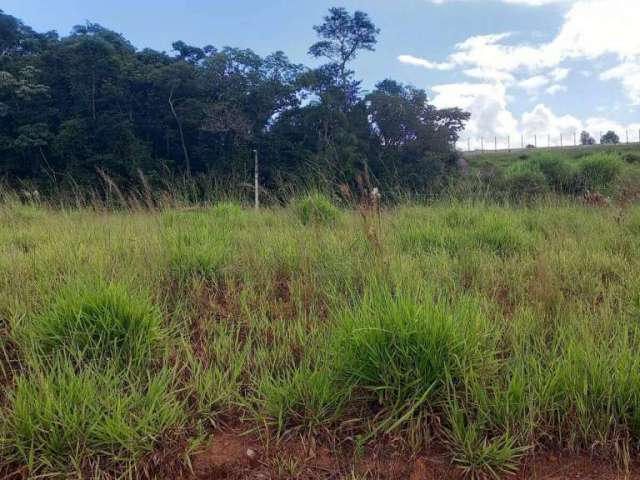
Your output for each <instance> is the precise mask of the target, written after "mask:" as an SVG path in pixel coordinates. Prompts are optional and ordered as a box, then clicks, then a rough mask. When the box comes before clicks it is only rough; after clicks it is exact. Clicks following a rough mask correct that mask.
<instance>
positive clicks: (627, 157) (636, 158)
mask: <svg viewBox="0 0 640 480" xmlns="http://www.w3.org/2000/svg"><path fill="white" fill-rule="evenodd" d="M622 158H623V159H624V161H625V162H627V163H640V153H636V152H627V153H625V154H624V156H623V157H622Z"/></svg>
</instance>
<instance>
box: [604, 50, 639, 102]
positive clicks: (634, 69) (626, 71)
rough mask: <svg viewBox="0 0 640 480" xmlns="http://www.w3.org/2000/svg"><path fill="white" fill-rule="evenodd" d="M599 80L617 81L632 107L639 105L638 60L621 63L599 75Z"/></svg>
mask: <svg viewBox="0 0 640 480" xmlns="http://www.w3.org/2000/svg"><path fill="white" fill-rule="evenodd" d="M600 79H601V80H619V81H620V82H622V85H623V86H624V88H625V91H626V92H627V96H628V97H629V99H630V100H631V103H632V104H633V105H640V59H638V60H636V61H635V62H625V63H621V64H620V65H618V66H617V67H614V68H612V69H611V70H607V71H605V72H602V73H601V74H600Z"/></svg>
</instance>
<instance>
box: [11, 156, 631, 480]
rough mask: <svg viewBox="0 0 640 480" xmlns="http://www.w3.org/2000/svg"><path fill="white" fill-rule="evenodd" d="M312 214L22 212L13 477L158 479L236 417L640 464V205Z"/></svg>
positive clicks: (15, 300)
mask: <svg viewBox="0 0 640 480" xmlns="http://www.w3.org/2000/svg"><path fill="white" fill-rule="evenodd" d="M602 159H604V160H602ZM571 162H574V163H571V165H572V166H571V168H565V167H566V165H564V164H557V163H553V162H551V161H549V160H548V159H544V158H541V159H539V162H538V163H537V164H536V165H537V166H536V168H538V171H539V172H540V174H541V175H543V176H544V177H545V181H548V185H549V187H548V188H549V189H564V188H566V184H567V182H566V178H567V177H571V178H574V175H580V173H581V172H585V171H590V172H596V173H593V174H590V175H592V176H593V178H596V177H597V178H598V180H597V181H598V182H604V181H605V180H606V181H608V180H607V179H608V178H613V177H612V176H611V175H609V174H610V173H611V172H610V169H609V166H610V165H609V163H610V162H611V160H610V158H609V157H606V156H603V157H602V158H601V159H598V158H595V157H591V159H590V160H589V162H587V159H580V158H578V159H572V160H571ZM613 163H614V164H615V165H618V166H619V167H620V169H621V170H619V172H618V173H617V174H616V175H618V176H620V175H623V174H624V173H625V171H626V170H625V169H626V168H628V164H626V163H625V164H624V165H622V166H620V164H618V163H617V160H613ZM596 165H599V166H596ZM603 165H604V166H603ZM614 168H615V169H617V168H618V167H614ZM603 172H604V173H603ZM617 181H618V180H613V184H611V185H610V187H611V188H613V189H615V188H616V187H615V184H616V182H617ZM571 188H573V187H571ZM307 200H308V199H307ZM301 202H302V203H301ZM301 202H294V203H293V204H292V205H290V206H287V207H280V208H270V209H264V210H261V211H260V212H255V211H253V210H252V209H245V208H242V207H240V206H239V205H236V204H231V203H224V204H219V205H213V206H208V207H202V208H194V209H188V210H179V209H169V210H165V211H155V212H151V211H118V212H108V211H107V212H105V211H95V210H92V209H88V208H87V209H69V210H60V209H52V208H48V207H46V206H41V207H34V206H27V205H20V204H15V203H10V204H3V205H0V227H1V228H0V335H1V337H0V339H1V342H0V381H2V386H3V389H2V393H1V394H0V409H1V412H0V472H3V473H4V471H6V472H16V471H20V472H22V473H23V474H24V475H27V476H29V475H31V476H37V475H42V476H47V475H48V476H51V477H55V478H69V477H82V476H84V477H91V476H94V477H116V478H121V477H126V476H129V477H136V476H144V475H143V472H145V471H146V470H145V461H147V459H148V458H149V457H152V458H155V457H154V455H155V454H156V453H157V452H159V451H162V450H163V448H164V447H166V446H167V444H168V443H169V444H170V442H171V441H172V440H171V439H173V438H183V439H187V440H188V442H195V443H197V442H202V441H205V440H206V437H207V436H208V435H210V434H211V433H213V432H215V431H216V430H217V429H219V428H223V427H224V426H225V425H228V424H229V423H230V422H241V423H242V427H243V428H246V429H247V430H253V431H259V432H262V433H263V434H265V437H264V438H271V437H270V436H269V435H266V433H273V434H275V435H276V437H277V438H278V439H282V438H286V437H290V436H291V435H302V436H304V437H305V438H306V437H309V436H317V438H319V439H324V440H327V439H328V440H327V441H328V443H329V444H332V445H353V444H356V445H359V446H361V447H362V448H368V446H369V444H370V443H371V442H373V443H375V442H387V441H388V440H389V439H393V438H400V439H402V440H404V441H405V443H406V444H407V445H410V446H411V447H412V448H415V449H416V450H420V449H424V448H427V447H429V446H430V445H431V444H432V443H435V444H437V445H439V446H441V447H446V449H447V451H448V452H449V458H450V460H451V462H452V463H453V464H454V465H456V466H457V468H459V469H460V470H461V471H462V472H463V473H465V474H466V475H467V476H469V477H477V478H480V477H482V476H487V475H489V476H495V477H500V476H503V475H504V474H506V473H508V472H511V471H513V470H515V469H517V468H518V466H519V462H520V461H521V459H522V458H523V456H527V455H531V456H535V455H537V454H539V453H540V452H542V451H543V450H544V449H549V448H551V449H557V448H569V449H574V450H580V449H589V450H593V451H599V452H601V453H603V454H605V455H612V454H616V452H629V454H630V455H635V454H637V452H638V451H639V448H640V414H639V413H638V412H640V374H639V373H638V372H640V368H639V367H640V348H639V347H640V331H639V330H638V322H639V321H640V277H639V276H638V271H640V207H638V206H629V205H628V204H623V205H624V206H620V207H617V206H609V207H604V208H593V207H588V206H585V205H583V204H582V202H580V201H571V200H568V199H560V198H558V197H545V198H542V199H529V201H528V202H527V203H526V204H524V205H523V204H520V203H519V204H518V205H510V204H508V203H506V202H500V203H496V202H487V201H481V200H476V201H465V202H454V201H442V202H436V203H433V204H431V205H418V204H415V205H411V204H405V205H399V206H396V207H394V208H393V209H388V210H383V211H382V212H381V213H380V216H379V217H378V216H377V215H374V218H363V214H362V212H356V211H351V210H342V209H338V208H336V207H335V206H334V205H332V204H331V203H330V202H329V201H328V200H327V199H326V198H323V199H322V201H319V200H318V201H317V202H316V200H313V202H314V205H315V204H316V203H317V204H318V205H325V203H327V204H328V205H329V206H330V208H328V209H326V210H327V211H331V212H333V213H331V215H329V216H325V215H324V214H322V215H319V216H316V214H315V213H314V214H313V215H311V216H310V217H309V221H305V220H304V218H305V217H304V215H305V214H302V213H301V212H302V211H303V210H304V208H302V207H301V205H303V204H305V200H303V201H301ZM307 203H309V202H307ZM325 206H326V205H325ZM314 208H315V207H314ZM323 209H324V207H323ZM334 214H335V215H334ZM301 215H302V216H301ZM311 217H313V219H311ZM329 217H330V218H329ZM332 440H335V441H337V443H333V442H332ZM342 442H346V443H342ZM345 451H350V450H349V449H348V448H347V449H345ZM355 473H357V472H355ZM355 473H354V474H355Z"/></svg>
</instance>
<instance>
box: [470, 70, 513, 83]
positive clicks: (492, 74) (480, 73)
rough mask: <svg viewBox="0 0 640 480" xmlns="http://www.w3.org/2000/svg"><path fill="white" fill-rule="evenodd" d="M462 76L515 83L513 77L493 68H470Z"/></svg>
mask: <svg viewBox="0 0 640 480" xmlns="http://www.w3.org/2000/svg"><path fill="white" fill-rule="evenodd" d="M464 74H465V75H467V76H468V77H471V78H477V79H479V80H488V81H492V82H501V83H513V82H514V81H515V78H514V76H513V75H511V74H510V73H507V72H501V71H500V70H496V69H493V68H470V69H468V70H465V71H464Z"/></svg>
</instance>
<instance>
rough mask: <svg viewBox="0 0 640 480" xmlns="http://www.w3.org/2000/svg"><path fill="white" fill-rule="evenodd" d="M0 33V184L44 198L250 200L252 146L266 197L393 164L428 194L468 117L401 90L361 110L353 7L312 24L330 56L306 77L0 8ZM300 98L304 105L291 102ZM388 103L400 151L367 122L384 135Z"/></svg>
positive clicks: (246, 53) (275, 62) (371, 27)
mask: <svg viewBox="0 0 640 480" xmlns="http://www.w3.org/2000/svg"><path fill="white" fill-rule="evenodd" d="M0 25H5V26H6V28H7V29H8V30H10V31H11V34H10V35H9V32H8V31H7V32H3V35H7V37H8V38H10V40H8V44H7V46H6V47H5V46H4V45H3V46H2V53H3V56H2V60H3V61H2V68H1V70H0V117H1V118H2V124H0V148H1V149H2V152H3V154H2V160H0V176H2V178H6V179H7V180H8V181H9V182H11V184H12V185H15V186H22V185H24V184H25V181H28V182H33V183H35V184H37V185H38V188H39V189H40V190H41V191H42V192H43V193H46V194H47V195H53V194H55V195H56V196H58V195H61V196H66V195H69V196H71V197H72V198H74V199H77V197H78V195H79V191H80V192H83V190H84V189H86V190H88V191H90V194H89V195H88V196H90V197H91V198H92V199H95V198H99V197H108V196H109V195H112V194H114V193H115V191H116V190H119V191H121V192H123V195H122V198H125V199H126V200H127V201H128V200H129V199H131V198H132V197H133V198H135V199H138V200H139V199H140V198H141V197H144V200H145V202H147V203H148V197H147V194H148V192H149V186H151V187H154V188H156V189H162V190H163V191H167V194H166V195H163V197H170V198H172V199H175V198H176V197H177V196H180V194H185V197H187V198H188V200H189V201H202V200H210V198H209V197H208V193H209V192H210V190H211V189H212V186H211V185H212V184H219V185H221V186H223V187H224V189H225V190H226V192H225V193H226V194H227V196H229V195H233V196H234V197H235V198H240V199H247V197H248V196H249V195H248V194H249V192H250V190H249V189H247V185H250V184H252V180H253V178H252V175H253V172H252V169H250V168H247V167H248V166H249V164H250V160H251V159H252V158H253V151H254V150H257V151H258V153H259V159H260V169H259V170H260V171H259V175H260V186H261V188H262V189H263V191H266V192H268V194H269V195H265V196H264V197H263V198H266V199H267V200H268V201H274V202H275V201H279V200H282V199H283V197H285V196H288V195H290V193H291V191H292V190H294V191H295V190H298V189H300V188H301V187H304V186H306V185H319V184H320V185H337V184H348V185H350V186H354V185H355V184H356V183H357V181H358V178H360V176H361V175H363V174H364V172H365V170H366V165H368V164H371V165H372V169H373V170H375V175H376V177H377V181H378V182H379V183H380V184H381V185H394V186H395V185H396V184H397V182H398V180H399V178H397V176H396V175H393V174H392V173H391V172H392V171H393V170H394V168H393V166H396V167H397V166H398V165H402V166H407V167H408V171H409V172H412V173H411V174H412V175H413V174H414V173H416V172H417V174H418V176H419V178H418V179H416V178H412V179H411V182H410V183H409V185H412V186H415V185H419V186H420V189H421V190H432V189H434V190H435V189H437V188H438V187H439V185H438V182H440V181H441V179H440V178H437V179H432V178H431V177H430V176H427V177H425V176H424V173H425V172H426V171H429V170H426V169H425V168H424V167H425V166H427V167H429V168H431V167H434V168H435V169H436V171H441V170H443V169H444V167H445V166H446V165H445V164H446V163H447V162H448V161H449V158H448V157H447V155H445V154H449V155H450V154H451V147H450V144H449V142H450V141H451V140H453V139H454V138H456V137H457V135H458V133H459V131H460V130H461V129H462V128H463V126H464V124H465V123H466V121H467V120H468V118H469V114H467V113H465V112H462V111H461V110H459V109H443V110H438V109H436V108H434V107H433V106H432V105H428V104H427V103H426V99H427V97H426V93H425V92H424V91H423V90H418V89H414V88H410V87H404V86H402V87H401V88H400V89H399V90H395V91H390V90H388V89H387V90H386V94H385V95H384V96H383V97H380V98H379V101H378V102H376V106H375V107H372V108H373V110H372V109H371V108H369V104H368V103H367V102H366V101H365V99H364V96H363V93H362V91H361V88H360V83H361V81H360V80H358V79H357V78H355V75H354V72H353V71H352V70H351V69H350V64H351V62H352V61H353V60H355V59H356V58H357V57H358V56H359V55H360V54H362V53H363V52H367V51H372V50H374V48H375V45H376V43H377V37H378V34H379V32H380V31H379V29H378V28H377V27H376V26H375V24H374V23H373V21H372V20H371V19H370V18H369V16H368V15H367V14H366V13H365V12H361V11H355V12H349V11H347V10H346V9H344V8H331V9H330V10H329V12H328V15H326V16H325V17H324V22H323V23H322V24H321V25H318V26H316V27H314V29H315V31H316V33H317V34H318V36H319V37H320V38H319V41H318V42H316V43H315V44H313V45H312V46H311V48H310V49H309V52H310V54H311V55H312V56H313V57H315V58H323V59H325V60H326V61H327V63H326V64H324V65H321V66H319V67H317V68H314V69H307V68H305V67H303V66H302V65H298V64H294V63H292V62H291V61H290V60H289V59H288V58H287V56H286V55H285V54H284V53H283V52H281V51H277V52H275V53H272V54H269V55H266V56H261V55H258V54H256V53H255V52H254V51H252V50H250V49H244V48H242V49H241V48H233V47H224V48H216V47H213V46H211V45H208V46H205V47H198V46H194V45H189V44H187V43H185V42H183V41H180V40H178V41H175V42H173V44H172V48H173V52H169V53H165V52H158V51H154V50H151V49H144V50H137V49H136V48H135V47H134V46H133V45H132V44H131V43H130V42H129V41H128V40H127V39H126V38H124V37H123V36H122V35H120V34H118V33H116V32H113V31H111V30H109V29H107V28H105V27H103V26H101V25H98V24H94V23H88V24H86V25H80V26H77V27H75V28H74V29H73V31H72V32H71V34H70V35H68V36H63V37H58V36H57V35H52V34H38V33H36V32H34V31H33V30H31V29H30V28H28V27H26V26H25V25H23V24H22V23H21V22H20V21H19V20H18V19H16V18H14V17H12V16H10V15H8V14H5V13H3V12H0ZM16 25H18V27H15V26H16ZM10 26H11V27H10ZM14 27H15V28H14ZM310 27H311V25H310ZM14 42H15V43H14ZM9 44H10V45H9ZM310 95H311V96H313V97H314V98H315V100H314V101H313V102H302V101H301V98H307V97H309V96H310ZM18 105H19V108H17V106H18ZM394 105H401V106H402V105H405V106H410V107H411V108H407V109H405V112H404V114H403V118H402V120H403V121H404V122H406V123H407V125H410V127H409V126H408V127H407V128H406V131H407V134H406V138H405V140H407V141H405V142H404V143H403V144H402V145H400V147H401V148H396V147H397V146H399V145H393V146H389V145H387V144H385V143H384V139H383V138H381V137H380V138H379V139H378V141H377V142H376V141H373V136H372V134H373V132H374V130H375V129H374V124H373V122H372V121H371V118H372V115H373V114H374V113H375V120H376V122H380V123H379V124H384V125H386V126H389V125H390V124H392V123H393V122H394V121H395V119H396V117H395V114H396V113H397V109H395V108H394V107H393V106H394ZM387 107H390V108H387ZM374 110H375V111H374ZM433 154H436V155H433ZM398 155H399V157H398ZM98 172H102V173H98ZM141 172H143V175H141ZM403 177H406V175H404V174H403ZM403 177H401V178H400V180H401V179H402V178H403ZM432 180H433V181H432ZM184 183H186V184H187V185H188V187H187V188H184V190H185V191H184V192H182V191H181V190H182V189H181V188H180V187H179V185H183V184H184ZM119 201H120V203H121V204H122V203H126V202H122V199H119Z"/></svg>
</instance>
